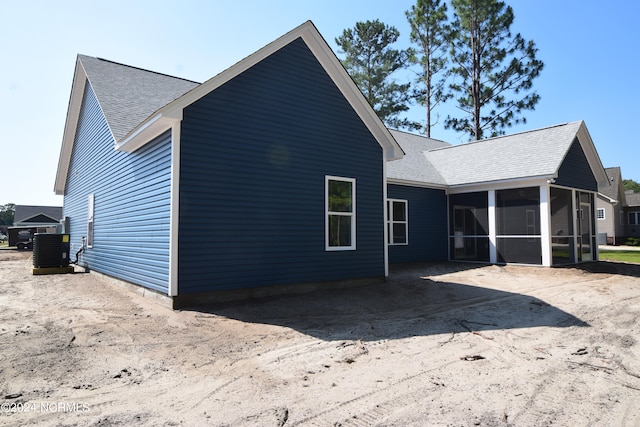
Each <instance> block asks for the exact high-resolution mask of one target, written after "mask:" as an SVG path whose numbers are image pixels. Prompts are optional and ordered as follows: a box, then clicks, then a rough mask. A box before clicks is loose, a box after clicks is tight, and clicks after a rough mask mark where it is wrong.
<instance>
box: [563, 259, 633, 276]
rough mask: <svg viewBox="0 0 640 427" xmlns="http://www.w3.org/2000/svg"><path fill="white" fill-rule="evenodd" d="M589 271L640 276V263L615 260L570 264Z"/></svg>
mask: <svg viewBox="0 0 640 427" xmlns="http://www.w3.org/2000/svg"><path fill="white" fill-rule="evenodd" d="M571 267H572V268H579V269H580V270H583V271H587V272H589V273H607V274H620V275H623V276H630V277H640V264H631V263H626V262H617V261H597V262H587V263H584V264H577V265H573V266H571Z"/></svg>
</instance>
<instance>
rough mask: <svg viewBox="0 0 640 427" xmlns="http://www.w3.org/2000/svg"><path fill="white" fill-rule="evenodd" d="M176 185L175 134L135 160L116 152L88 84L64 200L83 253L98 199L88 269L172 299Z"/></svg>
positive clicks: (86, 257) (76, 243) (143, 150)
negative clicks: (172, 209)
mask: <svg viewBox="0 0 640 427" xmlns="http://www.w3.org/2000/svg"><path fill="white" fill-rule="evenodd" d="M170 178H171V138H170V133H168V132H167V133H165V134H164V135H162V136H160V137H159V138H157V139H156V140H155V141H153V142H151V143H149V144H147V145H145V146H144V147H143V148H141V149H140V150H138V151H136V152H134V153H124V152H119V151H116V150H115V149H114V140H113V136H112V135H111V132H110V131H109V128H108V126H107V123H106V121H105V119H104V116H103V115H102V111H101V109H100V106H99V104H98V102H97V100H96V98H95V95H94V93H93V91H92V89H91V86H90V85H89V84H87V86H86V89H85V94H84V101H83V106H82V111H81V113H80V119H79V124H78V130H77V135H76V141H75V144H74V147H73V153H72V156H71V165H70V168H69V178H68V179H67V185H66V190H65V196H64V214H65V216H68V217H70V221H71V241H72V244H73V248H72V252H74V253H75V251H77V250H78V249H79V247H80V245H81V239H82V237H83V236H86V235H87V215H88V195H89V194H94V199H95V203H94V243H93V248H91V249H87V250H86V252H85V254H84V255H82V257H81V258H80V260H81V263H80V264H81V265H86V266H88V267H89V269H91V270H94V271H97V272H100V273H103V274H106V275H109V276H112V277H115V278H119V279H122V280H126V281H128V282H131V283H135V284H138V285H141V286H144V287H147V288H150V289H154V290H157V291H161V292H167V290H168V283H169V213H170Z"/></svg>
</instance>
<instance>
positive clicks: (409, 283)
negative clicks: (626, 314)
mask: <svg viewBox="0 0 640 427" xmlns="http://www.w3.org/2000/svg"><path fill="white" fill-rule="evenodd" d="M423 267H424V265H423ZM445 268H447V269H452V268H453V269H455V268H456V267H455V266H453V267H452V266H451V265H449V266H448V267H445ZM469 268H471V267H462V269H469ZM433 272H434V271H430V272H429V274H431V273H433ZM449 272H453V270H450V271H449ZM424 273H425V270H424V269H420V268H417V267H411V266H405V267H404V268H402V269H400V270H398V271H395V272H392V273H391V275H390V277H389V280H388V282H387V283H382V284H378V283H377V284H372V285H366V286H359V287H353V288H348V289H335V290H326V291H317V292H312V293H308V294H300V295H284V296H278V297H267V298H260V299H253V300H247V301H240V302H233V303H224V304H220V305H210V306H208V307H198V308H197V309H195V310H197V311H201V312H206V313H210V314H214V315H217V316H223V317H227V318H231V319H236V320H240V321H243V322H250V323H260V324H269V325H278V326H283V327H287V328H291V329H293V330H296V331H299V332H301V333H304V334H307V335H310V336H313V337H316V338H318V339H322V340H326V341H333V340H362V341H378V340H393V339H400V338H407V337H412V336H429V335H439V334H450V333H458V332H468V331H478V332H479V331H487V330H498V329H518V328H531V327H537V326H550V327H569V326H589V325H588V324H587V323H585V322H583V321H582V320H580V319H578V318H577V317H575V316H573V315H571V314H569V313H567V312H565V311H562V310H560V309H558V308H556V307H553V306H551V305H549V304H547V303H546V302H544V301H542V300H540V299H538V298H534V297H531V296H528V295H523V294H518V293H512V292H505V291H501V290H495V289H489V288H485V287H479V286H470V285H466V284H460V283H450V282H435V281H432V280H429V279H428V278H426V277H425V274H424ZM439 274H446V272H444V271H442V272H440V273H439ZM436 275H438V272H436Z"/></svg>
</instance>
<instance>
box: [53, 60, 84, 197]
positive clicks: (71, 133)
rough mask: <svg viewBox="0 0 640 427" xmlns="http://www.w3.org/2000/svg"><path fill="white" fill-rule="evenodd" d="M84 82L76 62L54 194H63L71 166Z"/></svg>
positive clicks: (80, 67) (82, 72) (80, 69)
mask: <svg viewBox="0 0 640 427" xmlns="http://www.w3.org/2000/svg"><path fill="white" fill-rule="evenodd" d="M86 82H87V75H86V73H85V71H84V68H83V67H82V64H81V63H80V61H79V60H76V69H75V72H74V76H73V84H72V86H71V96H70V97H69V108H68V109H67V120H66V122H65V125H64V133H63V136H62V148H61V149H60V158H59V159H58V171H57V172H56V180H55V184H54V187H53V191H54V192H55V194H64V188H65V186H66V183H67V175H68V173H69V166H70V165H71V152H72V151H73V141H74V140H75V137H76V129H77V128H78V119H79V117H80V109H81V108H82V97H83V96H84V88H85V85H86Z"/></svg>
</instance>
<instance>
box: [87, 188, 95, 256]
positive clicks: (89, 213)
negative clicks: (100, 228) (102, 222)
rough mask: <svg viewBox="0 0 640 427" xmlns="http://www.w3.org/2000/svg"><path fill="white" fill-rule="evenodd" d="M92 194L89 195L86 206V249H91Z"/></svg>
mask: <svg viewBox="0 0 640 427" xmlns="http://www.w3.org/2000/svg"><path fill="white" fill-rule="evenodd" d="M93 204H94V200H93V194H89V200H88V206H87V247H89V248H92V247H93Z"/></svg>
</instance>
